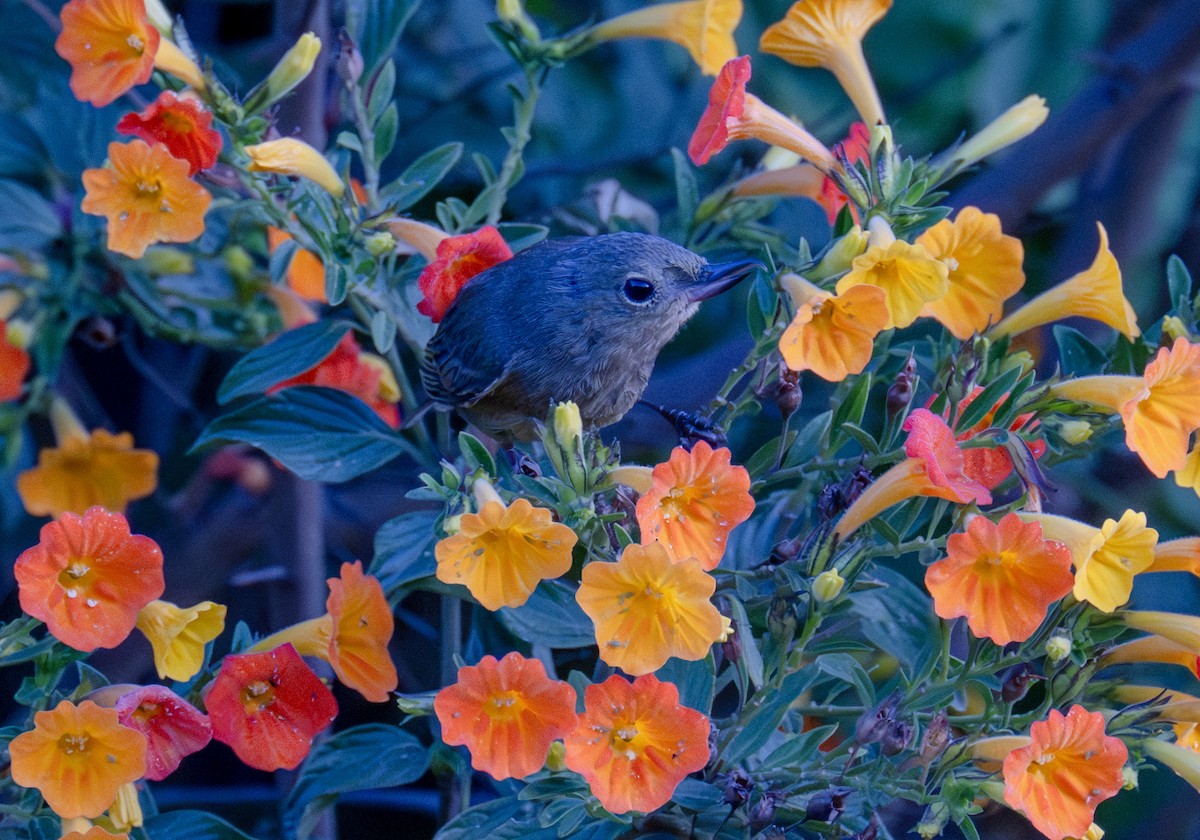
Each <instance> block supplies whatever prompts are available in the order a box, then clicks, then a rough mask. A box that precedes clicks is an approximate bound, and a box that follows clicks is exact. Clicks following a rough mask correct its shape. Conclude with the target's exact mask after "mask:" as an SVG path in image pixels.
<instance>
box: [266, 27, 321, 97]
mask: <svg viewBox="0 0 1200 840" xmlns="http://www.w3.org/2000/svg"><path fill="white" fill-rule="evenodd" d="M320 53H321V39H320V38H318V37H317V36H316V35H314V34H313V33H311V32H305V33H304V34H303V35H301V36H300V38H299V40H297V41H296V43H295V44H293V45H292V48H291V49H290V50H288V51H287V52H286V53H284V54H283V58H281V59H279V63H278V64H276V65H275V68H274V69H273V70H272V71H271V75H269V76H267V82H266V85H267V99H266V101H267V103H268V104H269V103H272V102H278V101H279V100H280V99H282V98H283V97H284V96H285V95H287V94H288V93H290V92H291V91H292V89H293V88H295V87H296V85H298V84H300V83H301V82H303V81H304V80H305V79H307V78H308V74H309V73H311V72H312V69H313V65H314V64H315V63H316V61H317V56H318V55H320Z"/></svg>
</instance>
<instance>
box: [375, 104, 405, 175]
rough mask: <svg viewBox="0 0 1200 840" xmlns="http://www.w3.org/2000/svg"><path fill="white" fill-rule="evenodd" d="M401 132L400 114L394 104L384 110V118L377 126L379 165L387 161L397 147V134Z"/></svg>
mask: <svg viewBox="0 0 1200 840" xmlns="http://www.w3.org/2000/svg"><path fill="white" fill-rule="evenodd" d="M399 130H400V112H399V111H398V110H397V109H396V103H395V102H393V103H392V104H391V105H388V106H387V108H386V109H384V112H383V116H382V117H380V118H379V123H378V124H377V125H376V126H375V160H376V161H377V162H379V163H382V162H383V161H385V160H387V156H388V155H390V154H391V153H392V149H393V148H395V146H396V133H397V132H398V131H399Z"/></svg>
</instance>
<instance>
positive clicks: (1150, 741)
mask: <svg viewBox="0 0 1200 840" xmlns="http://www.w3.org/2000/svg"><path fill="white" fill-rule="evenodd" d="M1142 749H1144V750H1145V751H1146V755H1148V756H1150V757H1151V758H1153V759H1154V760H1155V761H1157V762H1159V763H1161V764H1165V765H1166V766H1167V767H1169V768H1170V769H1171V770H1172V771H1173V772H1174V773H1175V775H1176V776H1178V777H1179V778H1181V779H1183V780H1184V781H1185V782H1187V783H1188V784H1189V785H1191V786H1192V787H1194V788H1195V789H1196V790H1197V791H1200V753H1198V752H1196V751H1195V750H1194V749H1189V746H1188V745H1186V744H1184V745H1180V744H1168V743H1167V742H1166V741H1160V740H1158V739H1157V738H1147V739H1146V740H1145V741H1142Z"/></svg>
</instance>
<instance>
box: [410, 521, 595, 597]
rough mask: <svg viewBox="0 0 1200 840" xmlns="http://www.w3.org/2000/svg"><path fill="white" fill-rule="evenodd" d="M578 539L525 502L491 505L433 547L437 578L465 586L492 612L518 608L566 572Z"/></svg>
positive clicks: (561, 525)
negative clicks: (540, 586)
mask: <svg viewBox="0 0 1200 840" xmlns="http://www.w3.org/2000/svg"><path fill="white" fill-rule="evenodd" d="M577 541H578V537H576V536H575V532H574V531H572V530H571V529H570V528H568V527H567V526H566V525H563V524H561V523H559V522H553V521H551V518H550V511H548V510H546V509H545V508H539V507H534V506H533V505H531V504H530V503H529V502H528V501H527V500H525V499H516V500H515V501H513V503H512V504H511V505H505V504H504V503H503V502H501V501H499V499H498V498H496V499H490V500H488V501H486V502H485V503H484V504H483V505H482V506H481V508H480V510H479V513H464V514H463V517H462V528H461V530H460V531H459V532H458V533H457V534H454V535H453V536H449V537H446V538H445V539H444V540H441V541H440V542H439V543H438V544H437V545H436V546H435V547H434V555H435V556H436V557H437V579H438V580H440V581H441V582H442V583H458V584H462V585H463V586H466V587H467V589H469V590H470V591H471V594H472V595H473V596H474V597H475V599H476V600H477V601H479V603H481V604H483V606H484V607H486V608H487V609H489V610H498V609H500V608H501V607H519V606H521V605H522V604H524V603H525V602H526V601H528V600H529V596H530V595H532V594H533V590H534V588H536V587H537V585H538V583H539V582H540V581H543V580H549V579H553V578H556V577H559V576H560V575H563V574H566V572H567V570H568V569H570V568H571V550H572V549H573V548H574V547H575V543H576V542H577Z"/></svg>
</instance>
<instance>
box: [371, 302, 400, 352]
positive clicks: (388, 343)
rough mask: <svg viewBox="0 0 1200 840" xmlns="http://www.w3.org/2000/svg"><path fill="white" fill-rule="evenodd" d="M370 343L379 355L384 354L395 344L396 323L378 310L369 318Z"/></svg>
mask: <svg viewBox="0 0 1200 840" xmlns="http://www.w3.org/2000/svg"><path fill="white" fill-rule="evenodd" d="M371 343H372V344H374V345H375V349H376V350H377V351H378V352H380V353H386V352H387V351H389V350H391V349H392V345H393V344H395V343H396V322H395V321H393V320H392V319H391V317H390V316H389V315H388V314H387V313H386V312H384V311H383V310H379V311H378V312H376V313H375V314H374V315H372V316H371Z"/></svg>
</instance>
